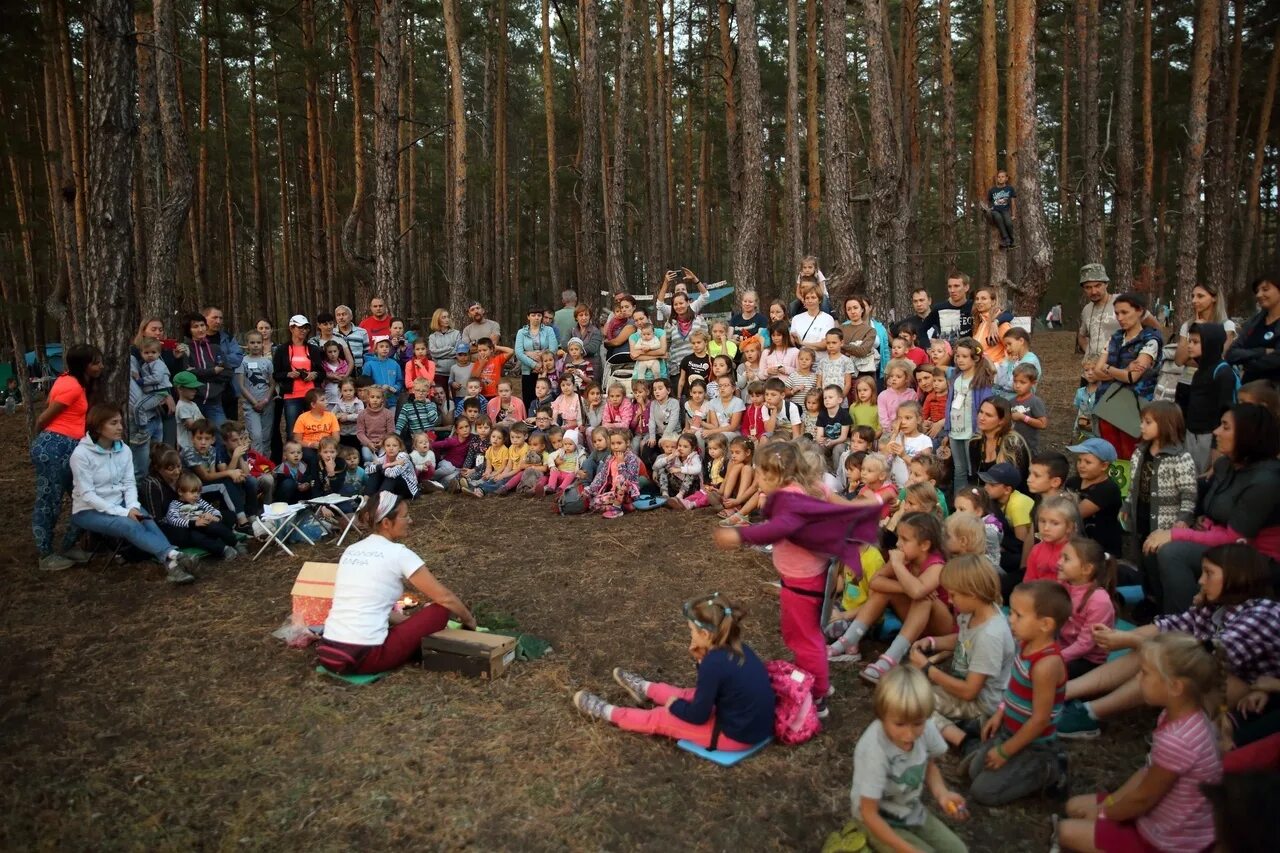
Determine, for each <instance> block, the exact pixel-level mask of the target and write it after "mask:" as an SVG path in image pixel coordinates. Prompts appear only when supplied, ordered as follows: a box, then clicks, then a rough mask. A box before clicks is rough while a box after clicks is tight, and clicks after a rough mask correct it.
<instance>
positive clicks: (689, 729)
mask: <svg viewBox="0 0 1280 853" xmlns="http://www.w3.org/2000/svg"><path fill="white" fill-rule="evenodd" d="M645 695H646V696H648V697H649V699H651V700H652V701H653V702H654V703H656V704H657V705H658V706H659V707H657V708H622V707H615V708H614V710H613V718H612V720H611V722H612V723H613V724H614V725H615V726H617V727H618V728H620V729H625V730H626V731H629V732H642V733H644V734H647V735H662V736H664V737H669V738H675V739H676V740H691V741H693V742H694V743H696V744H697V745H698V746H701V747H710V746H711V734H712V731H713V730H714V729H715V723H716V718H715V715H714V714H712V716H711V718H710V719H708V720H707V721H706V722H705V723H702V724H701V725H694V724H693V723H686V722H685V721H684V720H681V719H680V718H679V717H677V716H676V715H675V714H672V713H671V712H670V711H668V710H667V709H666V708H665V707H663V706H665V705H666V703H667V700H668V699H670V698H671V697H673V696H674V697H676V698H677V699H684V700H685V701H691V700H692V699H693V689H692V688H680V687H675V686H673V685H670V684H662V683H661V682H657V681H651V682H650V683H649V688H648V689H647V690H646V691H645ZM750 748H751V744H749V743H741V742H740V741H736V740H734V739H733V738H731V737H729V736H728V735H726V734H724V733H723V732H722V733H721V734H720V740H719V742H718V743H717V744H716V749H719V750H724V751H726V752H737V751H739V750H743V749H750Z"/></svg>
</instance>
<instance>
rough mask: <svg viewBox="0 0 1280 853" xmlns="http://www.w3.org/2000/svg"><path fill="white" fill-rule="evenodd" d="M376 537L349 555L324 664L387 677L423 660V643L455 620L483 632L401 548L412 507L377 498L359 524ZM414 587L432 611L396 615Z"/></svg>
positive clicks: (320, 651) (342, 562)
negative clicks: (402, 599) (407, 590)
mask: <svg viewBox="0 0 1280 853" xmlns="http://www.w3.org/2000/svg"><path fill="white" fill-rule="evenodd" d="M357 520H358V521H359V522H360V525H361V527H363V528H365V529H366V530H371V531H373V532H372V533H371V534H370V535H368V536H366V537H365V538H364V539H362V540H360V541H359V542H357V543H356V544H354V545H352V546H350V547H348V548H347V550H345V551H343V552H342V557H341V558H340V559H339V560H338V575H337V578H335V580H334V585H333V606H332V607H331V608H330V609H329V618H327V619H326V620H325V623H324V639H323V640H321V641H320V643H319V645H318V646H317V647H316V658H317V660H319V662H320V663H321V664H322V665H323V666H324V667H325V668H326V669H329V670H330V671H332V672H336V673H339V674H341V675H351V674H367V673H375V672H386V671H387V670H389V669H395V668H396V667H398V666H400V665H402V664H404V663H407V662H408V661H410V660H413V659H415V658H416V657H418V656H419V655H420V654H421V648H422V638H423V637H426V636H428V635H429V634H434V633H436V632H437V631H440V630H442V629H443V628H444V627H445V625H446V624H447V623H448V621H449V614H453V615H454V616H456V617H457V618H458V620H459V621H460V622H462V625H463V627H464V628H468V629H474V628H475V627H476V620H475V617H473V616H472V615H471V611H470V610H468V609H467V606H466V605H465V604H463V603H462V599H460V598H458V596H456V595H454V594H453V593H452V592H450V591H449V589H448V587H446V586H445V585H444V584H442V583H440V581H438V580H436V578H435V575H433V574H431V570H430V569H428V568H427V567H426V565H425V564H424V563H423V562H422V558H421V557H419V556H418V555H417V554H415V553H413V551H411V550H410V549H409V548H407V547H405V546H404V545H401V544H400V543H399V541H398V540H400V539H403V538H404V536H405V535H406V534H407V533H408V532H409V502H408V501H407V500H405V499H403V498H401V497H400V496H398V495H396V494H394V493H392V492H381V493H379V495H378V496H377V497H376V498H373V497H371V498H370V499H369V500H368V501H367V502H366V503H365V505H364V507H363V508H362V509H361V510H360V514H359V516H358V518H357ZM406 580H407V581H408V582H409V583H410V585H412V586H413V588H414V589H416V590H417V591H418V592H421V593H422V594H423V595H425V596H426V597H428V598H430V599H431V602H432V603H431V604H428V605H427V606H425V607H423V608H422V609H421V610H419V611H418V612H417V613H415V614H413V615H412V616H405V615H404V614H403V613H401V612H399V611H397V610H395V605H396V602H397V601H399V599H400V596H402V595H403V594H404V583H405V581H406Z"/></svg>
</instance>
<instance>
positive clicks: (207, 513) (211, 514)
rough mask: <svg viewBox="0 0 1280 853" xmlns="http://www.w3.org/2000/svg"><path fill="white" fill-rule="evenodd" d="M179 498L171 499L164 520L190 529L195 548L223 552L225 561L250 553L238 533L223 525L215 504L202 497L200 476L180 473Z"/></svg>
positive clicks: (169, 524)
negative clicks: (237, 536) (237, 537)
mask: <svg viewBox="0 0 1280 853" xmlns="http://www.w3.org/2000/svg"><path fill="white" fill-rule="evenodd" d="M175 485H176V489H175V490H176V491H177V493H178V497H177V500H173V501H170V502H169V509H168V510H167V511H166V512H165V515H164V523H165V524H166V525H168V526H170V527H182V528H186V530H187V531H188V541H189V542H190V543H191V545H192V547H195V548H203V549H204V550H206V551H208V552H209V553H210V554H221V555H222V559H224V560H234V559H235V558H236V557H239V556H240V555H242V554H245V553H247V551H246V550H245V549H244V546H243V545H241V544H240V543H239V541H238V540H237V539H236V534H235V532H234V531H233V530H232V529H231V528H230V527H228V526H227V525H225V524H223V522H222V513H221V512H219V511H218V510H217V509H216V508H215V507H214V506H213V504H211V503H209V502H208V501H206V500H203V499H201V497H200V487H201V485H202V484H201V482H200V478H199V477H197V476H196V475H195V474H193V473H191V472H190V471H184V472H183V473H182V474H180V475H178V482H177V483H176V484H175Z"/></svg>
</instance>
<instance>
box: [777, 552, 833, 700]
mask: <svg viewBox="0 0 1280 853" xmlns="http://www.w3.org/2000/svg"><path fill="white" fill-rule="evenodd" d="M826 582H827V578H826V575H825V574H823V575H814V576H813V577H811V578H799V579H797V578H784V579H783V581H782V584H783V586H782V592H781V593H780V594H779V595H778V604H779V609H780V610H781V617H782V642H784V643H786V645H787V648H789V649H791V653H792V654H793V655H795V658H796V666H798V667H800V668H801V669H803V670H805V671H807V672H809V673H810V674H811V675H813V698H814V699H821V698H823V697H825V696H826V695H827V687H828V684H829V682H828V680H827V639H826V637H824V636H823V635H822V626H821V624H820V621H821V614H822V593H823V588H824V586H825V585H826ZM788 587H791V589H788ZM797 589H802V590H805V591H806V592H810V593H816V594H814V595H805V594H803V593H800V592H796V591H795V590H797Z"/></svg>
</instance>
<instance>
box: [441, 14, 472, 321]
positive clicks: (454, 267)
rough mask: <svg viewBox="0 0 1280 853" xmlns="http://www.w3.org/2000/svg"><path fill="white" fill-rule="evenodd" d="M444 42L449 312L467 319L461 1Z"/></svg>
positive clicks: (448, 16) (446, 21)
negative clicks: (447, 74)
mask: <svg viewBox="0 0 1280 853" xmlns="http://www.w3.org/2000/svg"><path fill="white" fill-rule="evenodd" d="M443 5H444V43H445V52H446V53H447V54H448V56H449V123H450V128H449V135H448V139H449V170H448V176H449V178H448V189H447V193H446V204H445V233H446V240H445V243H446V257H447V259H448V272H447V273H446V275H445V278H446V279H447V280H448V282H449V312H450V313H451V314H453V316H455V317H457V318H459V319H458V321H457V322H458V324H459V325H461V323H462V320H461V318H462V317H464V316H465V312H466V300H467V284H468V281H467V109H466V102H465V99H464V95H463V89H462V38H461V35H460V33H461V30H460V27H459V21H458V0H443Z"/></svg>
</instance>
